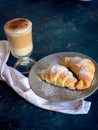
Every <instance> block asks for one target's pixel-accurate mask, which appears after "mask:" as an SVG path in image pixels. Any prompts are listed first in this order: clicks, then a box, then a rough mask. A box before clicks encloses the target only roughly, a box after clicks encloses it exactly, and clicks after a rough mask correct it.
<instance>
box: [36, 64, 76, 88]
mask: <svg viewBox="0 0 98 130" xmlns="http://www.w3.org/2000/svg"><path fill="white" fill-rule="evenodd" d="M39 76H40V77H41V79H42V80H44V81H46V82H48V83H51V84H54V85H58V86H60V87H68V88H69V89H71V90H75V89H76V88H75V85H76V83H77V79H76V78H75V77H74V76H73V74H72V73H71V72H70V71H69V70H68V69H67V68H66V67H64V66H61V65H59V64H56V65H53V66H52V67H48V68H46V69H44V70H42V71H41V72H40V73H39Z"/></svg>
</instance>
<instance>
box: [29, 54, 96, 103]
mask: <svg viewBox="0 0 98 130" xmlns="http://www.w3.org/2000/svg"><path fill="white" fill-rule="evenodd" d="M65 56H69V57H75V56H78V57H81V58H88V59H90V60H91V61H92V62H93V63H94V64H95V68H96V70H95V76H94V80H93V82H92V84H91V87H90V88H88V89H86V90H82V91H79V90H75V91H73V90H69V89H68V88H66V87H65V88H61V87H58V86H54V85H52V84H48V83H46V82H44V81H42V80H41V79H40V77H39V76H38V72H40V71H41V70H42V69H44V68H46V67H47V66H49V65H50V66H51V65H53V64H56V63H59V61H60V59H61V58H62V57H65ZM97 79H98V64H97V63H96V62H95V61H94V60H93V59H92V58H91V57H89V56H87V55H85V54H82V53H77V52H59V53H54V54H50V55H48V56H45V57H44V58H42V59H40V60H39V61H38V62H36V63H35V65H34V66H33V67H32V69H31V71H30V73H29V84H30V87H31V89H32V90H33V91H34V92H35V94H37V95H38V96H40V97H42V98H44V99H46V100H48V101H53V102H65V101H66V102H72V101H78V100H82V99H85V98H87V97H88V96H90V95H92V94H93V93H94V92H95V91H96V90H97V88H98V81H97ZM46 89H47V90H46ZM45 91H46V92H45ZM47 91H48V93H47ZM49 92H50V94H49Z"/></svg>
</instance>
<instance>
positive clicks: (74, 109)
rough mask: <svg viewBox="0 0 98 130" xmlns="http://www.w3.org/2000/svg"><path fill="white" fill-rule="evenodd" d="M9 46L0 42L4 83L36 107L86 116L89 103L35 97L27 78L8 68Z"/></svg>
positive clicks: (4, 42)
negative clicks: (55, 100) (53, 100)
mask: <svg viewBox="0 0 98 130" xmlns="http://www.w3.org/2000/svg"><path fill="white" fill-rule="evenodd" d="M9 54H10V46H9V42H8V41H6V40H2V41H0V78H1V80H3V81H5V82H6V83H7V84H8V85H9V86H10V87H11V88H12V89H13V90H14V91H15V92H16V93H17V94H19V95H20V96H21V97H23V98H24V99H25V100H27V101H28V102H30V103H31V104H34V105H36V106H38V107H41V108H44V109H47V110H52V111H57V112H62V113H67V114H87V113H88V111H89V109H90V106H91V102H88V101H84V100H80V101H75V102H62V103H61V102H50V101H48V100H46V99H43V98H41V97H39V96H37V95H36V94H35V93H34V92H33V90H32V89H31V88H30V86H29V82H28V78H27V77H25V76H24V75H22V74H21V73H20V72H19V71H17V70H16V69H14V68H12V67H9V66H8V65H7V64H6V62H7V60H8V58H9Z"/></svg>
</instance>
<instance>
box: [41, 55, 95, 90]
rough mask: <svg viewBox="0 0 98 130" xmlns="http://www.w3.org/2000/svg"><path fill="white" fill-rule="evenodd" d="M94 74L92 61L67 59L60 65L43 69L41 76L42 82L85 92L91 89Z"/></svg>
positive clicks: (77, 58) (75, 58)
mask: <svg viewBox="0 0 98 130" xmlns="http://www.w3.org/2000/svg"><path fill="white" fill-rule="evenodd" d="M68 68H69V69H68ZM94 73H95V66H94V64H93V62H92V61H91V60H89V59H82V58H80V57H65V58H62V59H61V62H60V64H56V65H53V66H50V67H48V68H46V69H43V70H42V71H41V72H40V73H39V76H40V77H41V79H42V80H44V81H46V82H48V83H51V84H54V85H57V86H60V87H67V88H69V89H71V90H75V89H78V90H83V89H86V88H89V87H90V85H91V83H92V80H93V78H94Z"/></svg>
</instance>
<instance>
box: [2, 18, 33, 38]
mask: <svg viewBox="0 0 98 130" xmlns="http://www.w3.org/2000/svg"><path fill="white" fill-rule="evenodd" d="M31 28H32V23H31V21H30V20H28V19H25V18H16V19H12V20H10V21H8V22H7V23H6V24H5V25H4V30H5V32H6V33H7V34H8V35H18V34H20V33H25V32H27V31H29V30H30V29H31Z"/></svg>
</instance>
